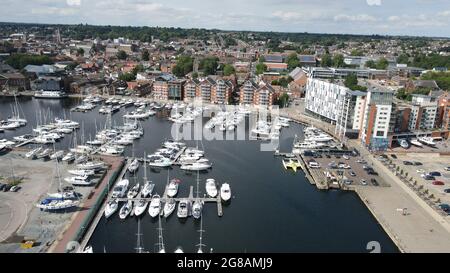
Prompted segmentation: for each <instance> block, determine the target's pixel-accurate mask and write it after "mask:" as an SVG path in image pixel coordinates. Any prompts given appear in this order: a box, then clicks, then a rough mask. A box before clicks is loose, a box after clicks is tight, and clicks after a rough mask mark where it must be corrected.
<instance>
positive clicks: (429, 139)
mask: <svg viewBox="0 0 450 273" xmlns="http://www.w3.org/2000/svg"><path fill="white" fill-rule="evenodd" d="M417 140H419V141H420V142H421V143H423V144H425V145H427V146H431V147H435V146H436V142H434V139H433V138H432V137H421V138H418V139H417Z"/></svg>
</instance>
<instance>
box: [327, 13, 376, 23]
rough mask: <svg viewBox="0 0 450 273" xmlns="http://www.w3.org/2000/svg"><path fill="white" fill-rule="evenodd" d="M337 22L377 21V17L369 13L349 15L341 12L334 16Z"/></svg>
mask: <svg viewBox="0 0 450 273" xmlns="http://www.w3.org/2000/svg"><path fill="white" fill-rule="evenodd" d="M334 21H336V22H375V21H377V18H376V17H374V16H371V15H368V14H358V15H347V14H339V15H336V16H334Z"/></svg>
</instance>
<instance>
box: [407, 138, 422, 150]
mask: <svg viewBox="0 0 450 273" xmlns="http://www.w3.org/2000/svg"><path fill="white" fill-rule="evenodd" d="M410 142H411V144H412V145H414V146H417V147H420V148H422V147H423V144H422V143H420V142H419V141H418V140H417V139H412V140H411V141H410Z"/></svg>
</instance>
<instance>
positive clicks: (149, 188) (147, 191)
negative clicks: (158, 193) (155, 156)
mask: <svg viewBox="0 0 450 273" xmlns="http://www.w3.org/2000/svg"><path fill="white" fill-rule="evenodd" d="M154 188H155V184H152V183H151V181H148V180H147V165H146V162H145V157H144V186H143V187H142V189H141V192H140V193H139V197H140V198H141V199H139V200H138V201H137V202H136V204H135V206H134V215H135V216H140V215H142V213H144V211H145V210H146V209H147V206H148V203H149V201H147V200H146V199H144V198H148V197H150V195H151V194H152V192H153V189H154Z"/></svg>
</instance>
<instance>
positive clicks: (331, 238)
mask: <svg viewBox="0 0 450 273" xmlns="http://www.w3.org/2000/svg"><path fill="white" fill-rule="evenodd" d="M20 102H21V103H20V105H21V108H22V110H23V112H24V114H25V116H26V118H27V119H28V122H29V124H28V125H27V126H26V127H23V128H20V129H18V130H16V131H7V132H5V133H0V139H1V138H12V137H13V136H16V135H22V134H29V133H31V129H32V128H33V127H35V126H36V124H37V123H38V121H39V119H41V120H44V118H47V121H50V119H51V118H54V117H60V118H62V117H64V116H65V117H66V118H69V119H73V120H75V121H78V122H80V123H82V124H83V126H82V127H83V129H82V130H81V129H80V130H78V131H77V135H78V143H80V141H81V139H82V138H83V137H84V139H85V140H89V138H90V137H92V138H93V137H94V135H95V131H96V128H103V126H104V123H105V120H106V116H104V115H100V114H98V107H97V108H96V109H94V110H93V111H91V112H88V113H71V112H70V111H69V109H70V108H71V107H73V106H75V105H77V104H78V100H75V99H66V100H61V101H59V100H36V99H31V98H23V99H21V100H20ZM12 103H13V100H12V99H7V98H3V99H0V119H6V118H7V117H8V116H9V115H10V114H11V107H10V105H11V104H12ZM132 109H134V107H130V108H125V109H122V110H121V111H120V112H119V113H117V114H114V115H113V124H114V123H116V124H117V125H120V124H121V123H122V118H121V116H122V115H123V114H124V113H125V112H126V111H127V110H128V111H130V110H132ZM142 125H143V128H144V130H145V135H144V137H142V138H141V139H140V140H138V141H136V142H135V144H134V151H135V155H136V156H140V157H143V156H144V151H145V152H146V153H147V154H150V153H153V152H154V151H155V150H156V149H157V148H159V147H160V145H161V143H162V142H163V141H164V139H167V138H171V136H170V134H171V127H172V123H171V122H169V121H167V119H166V118H165V117H163V116H162V115H161V114H158V115H156V116H154V117H150V118H149V119H148V120H146V121H143V122H142ZM301 130H302V126H301V125H296V124H291V126H290V127H289V128H286V129H283V131H282V134H281V138H280V142H281V149H282V151H287V150H288V148H289V147H290V145H291V144H292V141H293V137H294V135H295V134H301ZM83 132H84V133H83ZM71 138H72V137H71V135H66V137H65V138H64V139H63V140H61V141H60V142H59V143H58V144H57V148H60V149H63V148H67V147H68V146H69V145H71V142H72V141H71ZM187 143H188V144H189V145H190V146H195V145H196V143H195V142H194V141H188V142H187ZM260 144H261V142H260V141H250V140H246V141H217V140H216V141H203V142H202V145H203V147H204V149H205V152H206V157H207V158H208V159H210V161H212V162H213V168H212V169H211V170H210V171H209V172H208V173H200V191H201V194H203V193H205V190H204V184H205V180H206V178H214V179H215V180H216V181H217V182H219V183H224V182H228V183H230V185H231V190H232V196H233V197H232V200H231V203H230V204H229V205H227V206H225V207H224V215H223V217H218V216H217V208H216V204H214V203H210V204H206V205H205V206H204V209H203V229H204V230H205V231H206V232H205V233H204V234H203V243H204V244H206V245H207V246H206V248H204V249H206V250H209V249H210V248H213V249H214V252H262V253H270V252H277V253H283V252H286V253H290V252H294V253H296V252H368V250H367V249H366V245H367V243H368V242H370V241H378V242H379V243H380V244H381V250H382V252H398V249H397V247H396V246H395V244H394V243H393V242H392V241H391V240H390V238H389V237H388V236H387V234H386V233H385V232H384V231H383V229H382V228H381V226H380V225H379V224H378V223H377V221H376V220H375V218H374V217H373V216H372V215H371V213H370V212H369V211H368V209H367V208H366V207H365V206H364V204H363V203H362V202H361V200H360V199H359V198H358V196H357V195H356V194H354V193H352V192H342V191H337V190H331V191H318V190H317V189H316V188H315V187H314V186H311V185H310V184H309V183H308V181H307V180H306V178H305V176H304V175H303V173H302V172H301V171H299V172H298V173H297V174H294V173H292V172H286V171H285V170H284V168H283V167H282V164H281V158H278V157H274V156H273V153H271V152H261V151H260ZM200 148H201V147H200ZM132 151H133V147H132V146H128V147H127V150H126V155H129V156H131V154H132ZM127 176H128V174H127ZM148 176H149V178H150V180H152V181H153V183H155V184H156V187H155V190H154V192H157V193H159V194H163V192H164V187H165V184H166V181H167V170H160V171H156V170H150V169H148ZM142 177H143V167H142V165H141V167H140V169H139V172H138V174H137V175H136V176H135V177H129V179H130V182H131V184H133V183H134V181H136V182H141V183H142ZM170 177H171V178H175V177H176V178H179V179H181V180H182V183H181V185H180V188H179V192H178V196H187V195H188V193H189V186H190V185H193V186H195V185H196V174H195V173H193V174H192V173H191V174H189V173H186V172H184V171H182V170H180V169H179V167H174V168H173V169H171V170H170ZM199 227H200V221H196V220H194V219H193V218H192V217H190V218H189V219H187V220H186V221H180V220H179V219H178V218H177V217H176V212H174V213H173V214H172V215H171V216H170V217H169V218H168V219H165V218H162V228H163V236H164V243H165V247H166V251H167V252H172V251H173V250H174V249H175V248H176V247H177V246H181V247H182V248H183V250H184V251H185V252H195V251H196V249H197V247H196V246H195V245H196V244H198V241H199V233H198V232H197V231H198V229H199ZM157 228H158V222H157V220H156V219H151V217H150V216H149V215H148V213H146V214H145V215H144V216H143V217H142V218H141V233H142V234H143V237H142V240H143V246H144V247H145V249H146V250H148V251H150V252H154V251H155V249H156V243H157V241H158V233H157V230H156V229H157ZM136 233H137V218H136V217H132V218H130V217H129V218H127V219H126V220H125V221H122V220H120V219H119V217H118V214H115V215H114V216H112V217H111V218H110V219H108V220H105V219H104V218H103V219H102V220H101V221H100V223H99V225H98V227H97V229H96V231H95V232H94V234H93V236H92V238H91V241H90V244H91V245H92V246H93V249H94V252H103V251H104V250H106V252H135V247H136Z"/></svg>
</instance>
